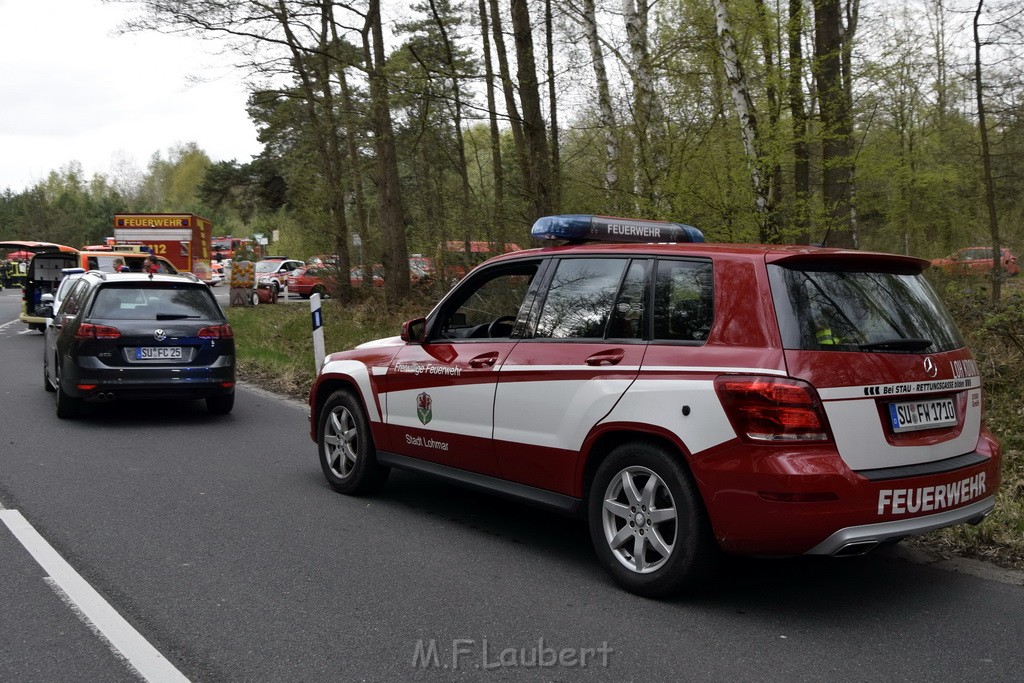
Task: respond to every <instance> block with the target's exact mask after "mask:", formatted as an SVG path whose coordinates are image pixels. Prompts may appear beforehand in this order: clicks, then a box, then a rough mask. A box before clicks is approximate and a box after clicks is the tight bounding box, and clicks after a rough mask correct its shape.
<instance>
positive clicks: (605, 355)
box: [586, 349, 625, 365]
mask: <svg viewBox="0 0 1024 683" xmlns="http://www.w3.org/2000/svg"><path fill="white" fill-rule="evenodd" d="M624 355H625V352H624V351H623V350H622V349H612V350H610V351H601V352H599V353H595V354H594V355H593V356H590V357H589V358H587V360H586V364H587V365H618V364H619V361H621V360H622V358H623V356H624Z"/></svg>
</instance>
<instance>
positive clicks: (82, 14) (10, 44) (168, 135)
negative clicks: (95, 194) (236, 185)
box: [0, 0, 260, 192]
mask: <svg viewBox="0 0 1024 683" xmlns="http://www.w3.org/2000/svg"><path fill="white" fill-rule="evenodd" d="M128 11H129V10H128V9H126V8H125V7H123V6H119V5H113V6H111V5H103V4H101V3H100V2H99V0H0V192H2V191H3V190H5V189H7V188H10V189H11V190H13V191H14V192H20V191H22V190H25V189H26V188H28V187H31V186H32V185H34V184H35V183H37V182H39V181H41V180H45V178H46V177H47V176H48V175H49V173H50V171H52V170H58V169H60V168H62V167H64V166H66V165H67V164H69V163H70V162H72V161H78V162H79V163H81V165H82V167H83V168H84V170H85V174H86V178H87V179H88V178H91V177H92V175H93V174H94V173H111V172H112V171H113V169H114V168H115V167H116V165H117V163H118V161H117V160H118V159H125V158H127V159H130V160H132V161H133V162H134V164H135V165H136V166H137V167H138V168H139V169H142V170H144V169H145V168H146V165H147V164H148V163H149V160H150V158H151V157H152V156H153V154H154V153H156V152H159V153H160V154H161V156H162V157H163V158H165V159H166V158H167V156H168V150H169V149H170V148H171V147H173V146H175V145H179V144H183V143H187V142H195V143H196V144H198V145H199V147H200V148H201V149H202V150H204V151H205V152H206V153H207V154H208V155H209V156H210V157H211V158H212V159H213V160H214V161H225V160H230V159H236V160H237V161H239V162H240V163H245V162H248V161H250V160H251V158H252V156H253V155H255V154H258V153H259V152H260V145H259V143H258V142H257V141H256V129H255V127H254V126H253V124H252V122H251V121H250V120H249V118H248V116H247V115H246V113H245V103H246V92H245V89H244V87H243V84H242V83H241V77H240V75H239V74H237V73H236V72H234V71H233V70H232V69H230V68H227V66H226V64H227V60H226V58H224V57H218V56H216V55H215V53H214V48H213V47H212V46H209V45H207V44H206V43H203V42H202V41H196V40H191V39H188V38H184V37H175V36H161V35H155V34H134V35H126V36H117V35H114V30H115V28H116V27H117V25H118V24H119V22H120V21H121V20H122V19H123V18H124V17H125V16H126V13H127V12H128ZM217 64H222V65H225V66H219V67H218V66H217ZM195 76H200V77H202V78H203V79H207V80H206V82H200V83H194V82H192V81H191V80H190V78H191V77H195Z"/></svg>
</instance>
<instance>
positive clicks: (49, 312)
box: [36, 304, 53, 318]
mask: <svg viewBox="0 0 1024 683" xmlns="http://www.w3.org/2000/svg"><path fill="white" fill-rule="evenodd" d="M36 315H38V316H39V317H41V318H52V317H53V306H52V305H51V304H43V305H42V306H40V307H39V308H37V309H36Z"/></svg>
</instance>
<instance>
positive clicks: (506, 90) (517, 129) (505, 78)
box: [490, 0, 530, 183]
mask: <svg viewBox="0 0 1024 683" xmlns="http://www.w3.org/2000/svg"><path fill="white" fill-rule="evenodd" d="M490 6H491V29H492V32H493V34H494V51H495V53H496V54H497V55H498V74H499V76H500V77H501V91H502V93H503V94H504V95H505V111H506V112H507V113H508V120H509V127H510V128H511V129H512V140H513V142H515V147H516V160H517V161H518V162H519V172H520V173H521V174H522V177H523V183H528V182H529V180H528V178H529V175H530V168H529V167H530V162H529V154H528V153H527V150H526V139H525V136H524V134H523V119H522V117H520V116H519V107H518V106H516V95H515V84H514V83H513V82H512V73H511V72H510V71H509V66H508V51H507V50H506V49H505V33H504V31H503V30H502V28H501V12H500V10H499V9H498V0H490Z"/></svg>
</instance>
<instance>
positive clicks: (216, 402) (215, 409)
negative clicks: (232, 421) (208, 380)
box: [206, 391, 235, 415]
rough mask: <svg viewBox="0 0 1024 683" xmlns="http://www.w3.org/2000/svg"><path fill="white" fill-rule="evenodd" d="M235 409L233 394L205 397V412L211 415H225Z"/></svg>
mask: <svg viewBox="0 0 1024 683" xmlns="http://www.w3.org/2000/svg"><path fill="white" fill-rule="evenodd" d="M234 407H235V392H234V391H232V392H231V393H230V394H223V395H220V396H207V397H206V410H207V411H209V412H210V413H211V414H213V415H227V414H228V413H230V412H231V409H232V408H234Z"/></svg>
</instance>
